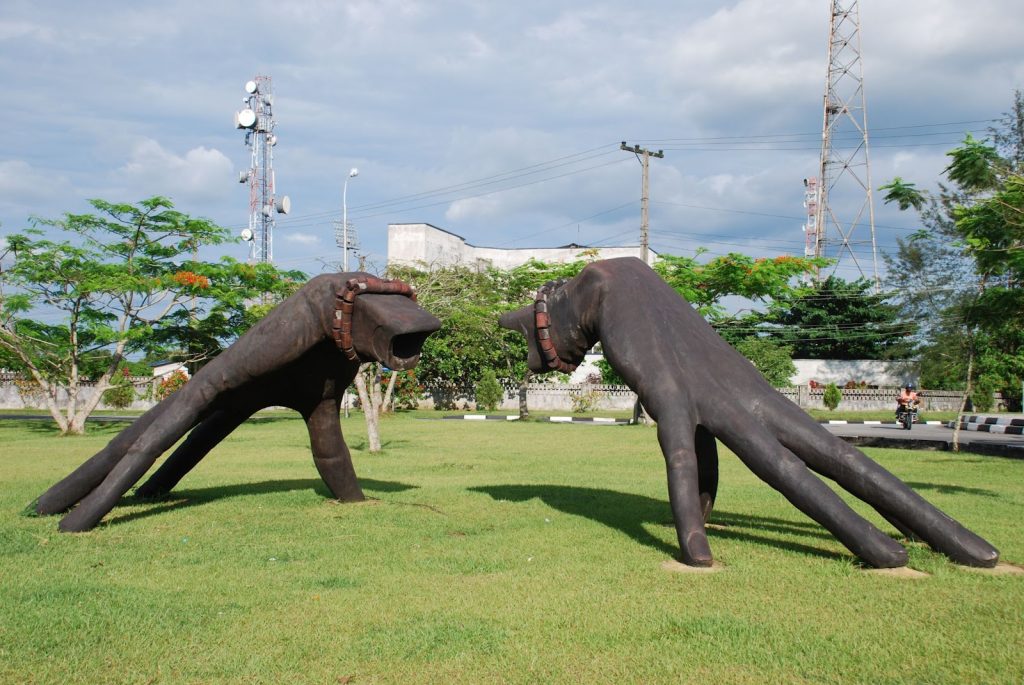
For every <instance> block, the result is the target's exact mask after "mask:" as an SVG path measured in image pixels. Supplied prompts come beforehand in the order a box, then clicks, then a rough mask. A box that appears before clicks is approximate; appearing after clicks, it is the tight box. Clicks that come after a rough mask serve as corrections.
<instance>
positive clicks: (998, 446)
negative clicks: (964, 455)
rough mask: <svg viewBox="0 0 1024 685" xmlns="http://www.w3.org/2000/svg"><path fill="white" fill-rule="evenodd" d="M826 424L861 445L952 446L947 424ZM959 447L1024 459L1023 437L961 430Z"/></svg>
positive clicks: (951, 432)
mask: <svg viewBox="0 0 1024 685" xmlns="http://www.w3.org/2000/svg"><path fill="white" fill-rule="evenodd" d="M824 426H825V428H827V429H828V430H829V432H830V433H832V434H833V435H838V436H840V437H842V438H844V439H847V440H849V441H850V442H852V443H854V444H856V445H860V446H869V447H871V446H873V447H906V448H911V449H939V450H946V449H951V445H952V442H953V429H952V428H946V427H945V426H928V425H915V426H914V427H913V429H911V430H909V431H908V430H904V429H903V427H902V426H899V425H897V424H882V425H877V424H874V425H873V424H861V423H848V424H824ZM960 448H961V449H962V450H964V451H968V452H981V453H983V454H1000V455H1002V456H1011V457H1014V456H1015V457H1018V458H1021V459H1024V436H1021V435H1005V434H1002V433H982V432H978V431H966V430H962V431H960Z"/></svg>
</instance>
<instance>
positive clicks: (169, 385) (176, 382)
mask: <svg viewBox="0 0 1024 685" xmlns="http://www.w3.org/2000/svg"><path fill="white" fill-rule="evenodd" d="M186 383H188V374H186V373H185V372H184V371H182V370H181V369H178V370H177V371H172V372H171V373H169V374H167V375H165V376H163V377H162V378H161V379H160V381H159V383H157V386H156V400H157V401H158V402H159V401H161V400H166V399H167V398H168V397H170V396H171V395H173V394H174V393H175V392H177V391H178V390H180V389H181V387H182V386H184V385H185V384H186Z"/></svg>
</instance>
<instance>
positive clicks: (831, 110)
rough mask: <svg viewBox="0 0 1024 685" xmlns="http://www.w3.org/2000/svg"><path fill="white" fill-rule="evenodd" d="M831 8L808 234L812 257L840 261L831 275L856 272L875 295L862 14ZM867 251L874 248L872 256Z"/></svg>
mask: <svg viewBox="0 0 1024 685" xmlns="http://www.w3.org/2000/svg"><path fill="white" fill-rule="evenodd" d="M831 5H832V16H831V19H830V22H829V40H828V73H827V75H826V77H825V99H824V118H823V125H822V133H821V160H820V164H819V178H818V179H817V181H818V183H817V186H818V197H817V200H816V201H815V202H812V203H810V204H812V205H814V206H815V209H816V212H817V213H816V216H815V217H814V221H813V226H810V225H809V226H807V230H811V229H812V228H813V231H814V234H813V235H814V240H813V246H814V251H813V254H814V256H816V257H827V258H830V259H833V260H836V263H835V265H834V266H833V267H832V272H833V273H835V271H836V270H837V269H838V268H839V267H840V266H843V267H852V268H854V269H856V272H857V276H856V277H857V278H869V279H871V281H872V282H873V283H874V284H875V288H876V290H877V289H878V285H879V281H878V250H877V247H876V243H875V205H874V200H873V199H872V195H871V166H870V163H869V158H868V115H867V107H866V105H865V103H864V63H863V61H862V59H861V45H860V10H859V9H858V3H857V0H832V3H831ZM809 186H810V184H809ZM808 223H809V224H810V223H811V222H810V221H809V222H808ZM865 246H870V254H868V250H867V249H866V248H865ZM808 248H810V242H809V243H808ZM808 252H810V249H808ZM869 260H870V264H868V262H869ZM818 276H819V278H821V273H819V274H818Z"/></svg>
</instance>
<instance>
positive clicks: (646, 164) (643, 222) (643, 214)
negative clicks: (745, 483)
mask: <svg viewBox="0 0 1024 685" xmlns="http://www.w3.org/2000/svg"><path fill="white" fill-rule="evenodd" d="M619 149H620V150H625V151H626V152H632V153H633V154H635V155H636V156H637V159H639V160H640V164H641V165H642V166H643V181H642V182H641V184H640V259H642V260H644V264H646V263H647V249H648V244H649V243H648V239H647V230H648V222H647V204H648V199H649V197H648V196H649V194H650V180H649V179H650V168H651V157H657V158H658V159H661V158H662V157H664V156H665V153H664V151H662V150H658V151H657V152H651V151H650V150H648V149H647V148H642V147H640V146H639V145H632V146H630V145H627V144H626V141H622V144H621V145H619Z"/></svg>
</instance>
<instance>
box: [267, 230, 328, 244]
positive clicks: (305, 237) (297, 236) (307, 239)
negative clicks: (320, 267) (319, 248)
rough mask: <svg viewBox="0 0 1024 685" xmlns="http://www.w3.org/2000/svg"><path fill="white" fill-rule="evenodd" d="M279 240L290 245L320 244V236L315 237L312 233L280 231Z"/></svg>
mask: <svg viewBox="0 0 1024 685" xmlns="http://www.w3.org/2000/svg"><path fill="white" fill-rule="evenodd" d="M277 237H278V240H285V241H287V242H289V243H298V244H299V245H317V244H319V243H320V236H318V235H313V234H312V233H303V232H301V231H294V232H292V231H278V232H277Z"/></svg>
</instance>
